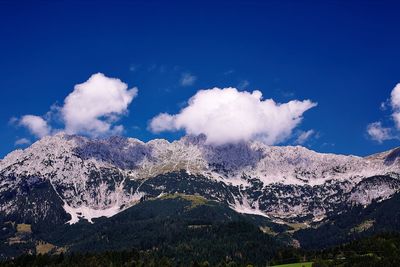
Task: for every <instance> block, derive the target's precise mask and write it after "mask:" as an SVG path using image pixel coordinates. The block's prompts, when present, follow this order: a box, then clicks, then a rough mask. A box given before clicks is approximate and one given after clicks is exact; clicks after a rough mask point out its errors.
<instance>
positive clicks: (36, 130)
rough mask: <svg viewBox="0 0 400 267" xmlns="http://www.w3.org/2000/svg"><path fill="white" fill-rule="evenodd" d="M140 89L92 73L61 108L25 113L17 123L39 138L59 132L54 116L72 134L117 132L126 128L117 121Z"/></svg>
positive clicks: (94, 134) (98, 134) (75, 88)
mask: <svg viewBox="0 0 400 267" xmlns="http://www.w3.org/2000/svg"><path fill="white" fill-rule="evenodd" d="M137 92H138V90H137V88H136V87H135V88H131V89H128V86H127V84H126V83H123V82H122V81H121V80H119V79H115V78H108V77H106V76H105V75H104V74H102V73H97V74H93V75H92V76H91V77H90V78H89V79H88V80H87V81H86V82H84V83H81V84H77V85H75V87H74V90H73V91H72V93H70V94H69V95H68V96H67V97H66V98H65V100H64V105H63V106H62V107H56V106H54V105H53V106H52V107H51V110H50V111H49V112H48V113H47V114H46V115H45V116H43V117H40V116H35V115H25V116H23V117H22V118H21V119H20V120H18V123H19V125H22V126H25V127H26V128H28V129H29V131H30V132H31V133H32V134H33V135H35V136H36V137H39V138H41V137H43V136H45V135H49V134H52V133H54V132H56V131H55V130H52V128H51V126H50V125H49V123H50V122H52V121H53V120H54V119H57V120H59V119H60V120H61V123H63V124H64V126H65V128H64V129H59V130H64V131H65V132H67V133H69V134H86V135H89V136H100V135H109V134H118V133H121V132H122V131H123V129H124V128H123V126H122V125H115V124H116V122H117V121H118V120H119V119H120V118H121V116H123V115H124V114H126V113H127V112H128V106H129V104H130V103H131V102H132V100H133V98H134V97H135V96H136V95H137ZM12 120H15V119H12ZM12 120H10V121H12ZM59 130H57V131H59Z"/></svg>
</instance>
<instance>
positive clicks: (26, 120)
mask: <svg viewBox="0 0 400 267" xmlns="http://www.w3.org/2000/svg"><path fill="white" fill-rule="evenodd" d="M19 124H20V125H22V126H24V127H26V128H28V130H29V131H30V132H31V133H32V134H33V135H35V136H36V137H39V138H42V137H43V136H46V135H49V134H50V132H51V127H50V126H49V125H48V124H47V121H45V120H44V119H43V118H42V117H40V116H35V115H25V116H22V118H21V119H20V121H19Z"/></svg>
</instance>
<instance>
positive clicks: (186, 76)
mask: <svg viewBox="0 0 400 267" xmlns="http://www.w3.org/2000/svg"><path fill="white" fill-rule="evenodd" d="M196 80H197V77H196V76H194V75H192V74H190V73H183V74H182V77H181V80H180V84H181V85H182V86H191V85H193V84H194V83H195V82H196Z"/></svg>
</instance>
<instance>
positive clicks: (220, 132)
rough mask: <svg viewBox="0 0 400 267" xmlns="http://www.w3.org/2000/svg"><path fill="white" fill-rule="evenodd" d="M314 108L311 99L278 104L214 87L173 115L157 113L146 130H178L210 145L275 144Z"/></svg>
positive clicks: (285, 136) (156, 131)
mask: <svg viewBox="0 0 400 267" xmlns="http://www.w3.org/2000/svg"><path fill="white" fill-rule="evenodd" d="M316 105H317V104H316V103H313V102H311V101H310V100H304V101H298V100H293V101H290V102H288V103H283V104H280V103H276V102H275V101H274V100H272V99H267V100H262V94H261V92H260V91H253V92H252V93H250V92H246V91H245V92H239V91H238V90H237V89H236V88H224V89H220V88H214V89H209V90H200V91H198V92H197V93H196V94H195V95H194V96H193V97H192V98H191V99H190V100H189V103H188V106H187V107H185V108H183V109H182V110H181V111H180V112H179V113H178V114H176V115H170V114H166V113H161V114H159V115H158V116H156V117H155V118H153V119H152V120H151V122H150V125H149V128H150V129H151V130H152V131H153V132H155V133H158V132H162V131H175V130H181V129H182V130H185V132H186V133H187V134H195V135H198V134H202V133H203V134H205V135H206V136H207V142H208V143H213V144H223V143H232V142H240V141H246V140H250V139H260V140H262V141H264V142H265V143H267V144H276V143H280V142H282V141H284V140H286V139H287V138H288V137H289V136H290V135H291V134H292V130H293V129H294V128H295V127H296V126H298V125H299V123H300V122H301V120H302V115H303V113H304V112H305V111H307V110H308V109H310V108H312V107H315V106H316Z"/></svg>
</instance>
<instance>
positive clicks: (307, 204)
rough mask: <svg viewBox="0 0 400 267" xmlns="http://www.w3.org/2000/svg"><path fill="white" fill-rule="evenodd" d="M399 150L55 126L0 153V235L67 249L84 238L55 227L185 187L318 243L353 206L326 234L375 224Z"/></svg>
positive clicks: (391, 195)
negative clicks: (24, 232) (72, 130)
mask: <svg viewBox="0 0 400 267" xmlns="http://www.w3.org/2000/svg"><path fill="white" fill-rule="evenodd" d="M399 155H400V149H399V148H395V149H393V150H390V151H386V152H382V153H379V154H374V155H371V156H368V157H358V156H351V155H335V154H323V153H317V152H315V151H312V150H309V149H307V148H305V147H301V146H268V145H265V144H264V143H262V142H258V141H249V142H240V143H235V144H225V145H210V144H208V143H207V138H206V136H204V135H200V136H185V137H183V138H181V139H180V140H177V141H174V142H168V141H166V140H162V139H155V140H151V141H149V142H142V141H140V140H138V139H134V138H124V137H110V138H107V139H89V138H86V137H82V136H77V135H67V134H65V133H58V134H56V135H53V136H46V137H44V138H42V139H41V140H39V141H37V142H36V143H34V144H32V145H31V146H30V147H28V148H26V149H24V150H15V151H13V152H11V153H10V154H8V155H7V156H6V157H5V158H4V159H2V160H1V161H0V215H1V223H2V224H3V233H2V235H1V236H0V237H1V238H3V239H4V240H3V241H4V242H5V243H7V244H8V245H13V244H15V242H16V243H18V242H22V243H24V242H28V241H27V240H31V241H32V240H34V242H36V243H37V242H38V240H39V239H38V238H39V236H40V240H46V238H47V240H46V242H50V240H52V242H53V243H57V242H59V243H60V244H63V245H65V244H69V245H68V246H69V247H70V248H73V247H74V246H77V245H76V244H82V241H79V242H78V241H77V240H76V239H74V241H73V242H72V241H71V240H70V239H68V238H67V239H66V238H61V239H62V240H63V241H62V242H61V241H60V240H61V239H60V237H59V236H58V238H56V237H55V236H56V234H55V233H60V229H63V230H62V231H67V232H68V231H72V230H68V229H76V227H78V228H79V227H80V226H81V225H84V229H87V227H89V228H90V227H93V229H97V228H96V227H100V226H99V225H104V224H106V225H107V223H106V222H104V221H109V220H114V224H112V225H118V223H117V221H116V219H113V218H126V217H124V216H125V215H123V214H132V213H133V212H134V211H136V212H138V211H139V210H140V209H142V208H144V207H148V208H149V207H150V208H149V209H156V210H158V208H156V206H159V205H161V204H154V203H160V202H162V201H163V200H165V199H169V198H170V197H171V196H184V198H187V197H188V196H192V197H195V198H196V199H197V198H199V199H204V201H205V202H204V201H203V202H204V203H206V202H209V201H211V202H212V203H217V204H218V205H222V206H223V207H226V208H223V209H222V208H221V211H223V214H225V215H224V216H222V217H223V218H225V220H230V219H229V218H233V217H235V216H239V217H240V218H247V219H246V220H250V219H248V218H252V219H251V220H250V221H251V223H253V224H255V225H257V227H259V228H260V229H262V230H263V232H265V233H266V234H269V235H273V236H276V237H277V239H279V240H280V241H282V242H283V243H285V242H286V244H291V245H295V246H304V247H307V246H309V247H313V246H314V247H315V246H316V244H315V239H312V238H310V237H311V236H313V235H314V234H315V233H317V231H320V232H319V233H322V232H324V233H329V234H330V233H331V232H330V230H326V229H327V227H328V226H327V225H331V224H332V222H336V221H337V222H340V220H342V221H343V220H344V219H343V218H346V216H347V217H349V216H350V217H352V216H353V215H354V214H355V213H356V212H358V213H357V214H358V216H359V217H358V218H357V219H358V220H359V221H357V222H355V221H354V220H353V221H352V223H347V224H346V227H344V228H343V229H347V230H346V232H342V234H343V235H342V238H339V237H338V239H335V240H333V241H332V242H331V243H329V244H335V242H336V243H337V242H339V241H340V242H342V241H346V240H348V239H349V238H348V237H350V236H351V235H349V233H350V232H351V231H353V232H351V233H354V229H358V230H357V231H358V232H357V231H355V232H357V233H361V232H364V231H367V230H368V229H369V230H371V229H373V228H374V224H376V223H377V222H379V219H376V218H375V217H374V218H368V216H370V217H371V216H372V215H371V214H372V213H371V212H369V213H368V214H367V213H365V212H366V211H368V209H370V210H374V212H375V213H376V211H377V210H379V209H383V208H381V206H382V205H383V206H385V205H386V206H387V205H389V204H384V203H387V202H388V201H395V200H394V199H397V198H398V196H397V192H398V191H399V189H400V180H399V179H400V162H399V160H400V159H399ZM200 202H201V203H203V202H202V201H200ZM145 203H149V204H146V205H147V206H146V205H145ZM204 203H203V204H204ZM143 205H144V206H143ZM154 205H156V206H154ZM379 205H381V206H379ZM138 207H142V208H138ZM169 210H170V208H169ZM227 210H230V211H229V212H228V211H227ZM208 212H210V211H208ZM231 212H232V213H234V214H237V215H232V214H230V213H231ZM363 212H364V213H363ZM375 213H373V214H375ZM381 213H382V211H381V212H380V213H379V218H380V217H381V216H382V214H381ZM207 214H208V213H207V212H206V213H205V214H204V216H206V215H207ZM211 214H213V212H211ZM229 214H230V215H229ZM240 214H243V215H240ZM351 214H353V215H351ZM116 216H120V217H116ZM121 216H122V217H121ZM168 216H174V215H173V213H172V214H168ZM207 216H208V215H207ZM377 216H378V215H377ZM239 217H237V218H239ZM235 218H236V217H235ZM192 219H193V218H192ZM203 219H204V218H203ZM213 219H215V218H214V217H207V220H208V221H210V220H211V221H212V220H213ZM121 220H122V221H123V219H121ZM7 225H13V226H12V227H11V228H13V229H14V231H12V230H10V229H9V228H10V227H9V226H7ZM16 225H30V226H31V227H32V229H34V231H33V232H35V233H37V234H38V235H37V236H36V237H35V238H32V236H30V237H29V238H28V239H27V238H25V239H24V238H20V239H18V238H17V239H12V238H16V237H18V236H15V235H16V234H18V231H17V226H16ZM91 225H92V226H91ZM360 225H361V226H360ZM375 226H376V225H375ZM82 227H83V226H82ZM110 227H111V226H108V228H107V229H110ZM356 227H359V228H356ZM111 228H112V227H111ZM328 228H329V227H328ZM7 229H8V230H7ZM65 229H67V230H65ZM266 229H267V230H266ZM321 229H322V230H321ZM324 229H325V230H324ZM360 229H361V230H360ZM376 229H380V228H379V227H378V226H377V227H376ZM74 231H78V230H74ZM72 232H73V231H72ZM78 232H79V231H78ZM89 232H90V231H89ZM44 233H51V234H48V235H47V236H46V235H45V234H44ZM320 236H323V235H322V234H321V235H320ZM10 240H11V241H12V240H14V241H15V240H16V241H15V242H14V243H13V242H10ZM57 240H58V241H57ZM66 240H67V241H66ZM4 242H3V243H4ZM41 242H42V241H41ZM71 242H72V243H73V244H75V245H74V246H73V245H71V244H72V243H71ZM53 243H52V244H53ZM329 244H328V245H329ZM110 246H111V247H113V248H115V246H116V245H115V244H114V245H110ZM58 247H61V245H58ZM2 256H7V255H6V254H4V255H2Z"/></svg>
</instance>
